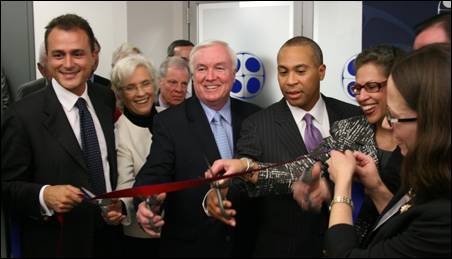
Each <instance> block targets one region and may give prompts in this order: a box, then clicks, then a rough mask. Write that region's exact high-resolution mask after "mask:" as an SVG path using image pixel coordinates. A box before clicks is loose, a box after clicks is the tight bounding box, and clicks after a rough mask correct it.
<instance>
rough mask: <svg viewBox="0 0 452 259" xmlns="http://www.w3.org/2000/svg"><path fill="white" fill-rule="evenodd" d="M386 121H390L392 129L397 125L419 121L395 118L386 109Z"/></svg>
mask: <svg viewBox="0 0 452 259" xmlns="http://www.w3.org/2000/svg"><path fill="white" fill-rule="evenodd" d="M386 120H387V121H388V124H389V126H390V127H392V126H393V125H394V124H395V123H400V122H412V121H417V118H403V119H399V118H394V117H392V115H391V113H390V112H389V109H388V108H387V107H386Z"/></svg>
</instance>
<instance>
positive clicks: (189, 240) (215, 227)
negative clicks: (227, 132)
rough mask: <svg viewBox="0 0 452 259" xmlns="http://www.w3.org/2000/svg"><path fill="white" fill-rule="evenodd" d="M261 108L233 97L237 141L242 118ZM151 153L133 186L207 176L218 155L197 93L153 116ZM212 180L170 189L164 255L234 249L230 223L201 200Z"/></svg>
mask: <svg viewBox="0 0 452 259" xmlns="http://www.w3.org/2000/svg"><path fill="white" fill-rule="evenodd" d="M258 109H259V108H258V107H257V106H255V105H252V104H249V103H245V102H241V101H239V100H235V99H232V98H231V117H232V128H233V138H234V143H236V141H237V138H238V135H239V132H240V128H241V124H242V121H243V120H244V119H245V118H246V117H248V116H249V115H250V114H252V113H254V112H256V111H257V110H258ZM153 134H154V135H153V138H152V146H151V151H150V155H149V156H148V159H147V161H146V163H145V164H144V166H143V167H142V168H141V170H140V172H139V173H138V175H137V177H136V181H135V186H141V185H146V184H157V183H164V182H174V181H183V180H189V179H196V178H200V177H204V172H205V171H206V170H207V168H208V167H207V162H206V160H208V161H209V162H210V163H213V161H215V160H217V159H219V158H220V153H219V151H218V148H217V146H216V143H215V138H214V136H213V133H212V130H211V128H210V125H209V122H208V120H207V116H206V115H205V113H204V110H203V108H202V107H201V104H200V102H199V100H198V99H197V98H196V97H195V96H193V97H191V98H189V99H187V100H186V101H185V102H183V103H182V104H180V105H178V106H176V107H172V108H170V109H167V110H165V111H163V112H160V113H159V114H158V115H156V116H155V118H154V133H153ZM208 190H209V186H208V185H204V186H200V187H197V188H191V189H186V190H182V191H178V192H171V193H168V194H167V197H166V200H165V206H164V207H165V225H164V226H163V229H162V235H161V249H160V252H161V255H162V256H176V257H187V256H189V257H193V256H199V257H206V256H208V257H223V256H229V255H230V254H231V249H232V242H233V233H232V228H230V227H227V226H226V225H224V224H222V223H221V222H219V221H216V220H214V219H212V218H209V217H208V216H207V215H205V213H204V211H203V209H202V206H201V203H202V200H203V197H204V195H205V193H206V192H207V191H208Z"/></svg>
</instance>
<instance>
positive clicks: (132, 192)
mask: <svg viewBox="0 0 452 259" xmlns="http://www.w3.org/2000/svg"><path fill="white" fill-rule="evenodd" d="M324 153H328V152H322V151H318V152H314V153H311V154H315V155H319V154H324ZM306 156H307V155H302V156H299V157H297V158H296V159H294V160H291V161H286V162H282V163H276V164H272V165H269V166H267V167H262V168H257V169H253V170H249V171H248V172H241V173H235V174H230V175H221V176H215V177H212V178H202V179H191V180H186V181H179V182H171V183H162V184H153V185H144V186H140V187H135V188H129V189H124V190H119V191H113V192H108V193H104V194H101V195H98V196H96V197H94V198H92V199H112V198H124V197H137V196H144V197H147V196H151V195H154V194H159V193H163V192H174V191H179V190H183V189H187V188H193V187H196V186H199V185H203V184H206V183H210V182H214V181H218V180H221V179H228V178H232V177H236V176H242V175H245V174H247V173H251V172H254V171H261V170H266V169H269V168H273V167H278V166H281V165H284V164H286V163H291V162H294V161H297V160H300V159H303V158H305V157H306Z"/></svg>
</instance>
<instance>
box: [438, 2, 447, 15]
mask: <svg viewBox="0 0 452 259" xmlns="http://www.w3.org/2000/svg"><path fill="white" fill-rule="evenodd" d="M441 13H450V1H439V3H438V14H441Z"/></svg>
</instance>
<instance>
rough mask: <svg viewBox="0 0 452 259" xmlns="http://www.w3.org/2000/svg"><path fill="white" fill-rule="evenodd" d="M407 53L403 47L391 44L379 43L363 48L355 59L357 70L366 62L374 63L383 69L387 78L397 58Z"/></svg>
mask: <svg viewBox="0 0 452 259" xmlns="http://www.w3.org/2000/svg"><path fill="white" fill-rule="evenodd" d="M405 55H406V53H405V51H404V50H403V49H400V48H397V47H393V46H389V45H383V44H381V45H377V46H375V47H371V48H368V49H365V50H363V51H362V52H361V53H360V54H359V55H358V56H357V57H356V60H355V69H356V71H357V70H358V69H359V68H361V67H362V66H364V65H365V64H368V63H372V64H375V65H377V66H379V67H381V68H382V69H383V73H384V75H385V77H386V78H388V77H389V73H391V69H392V67H393V66H394V64H395V63H396V61H397V60H399V59H400V58H402V57H404V56H405Z"/></svg>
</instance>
